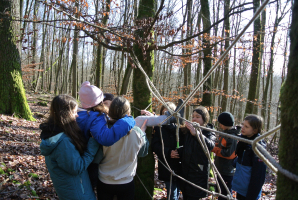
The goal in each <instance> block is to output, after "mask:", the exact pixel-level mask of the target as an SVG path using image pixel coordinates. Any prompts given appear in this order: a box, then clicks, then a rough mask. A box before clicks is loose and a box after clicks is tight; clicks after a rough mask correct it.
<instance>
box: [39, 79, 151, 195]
mask: <svg viewBox="0 0 298 200" xmlns="http://www.w3.org/2000/svg"><path fill="white" fill-rule="evenodd" d="M105 97H106V99H105ZM79 98H80V102H81V108H80V109H78V104H77V102H76V100H75V99H74V98H72V97H70V96H68V95H58V96H56V97H55V98H54V99H53V100H52V103H51V107H50V116H49V118H48V120H47V122H45V123H43V124H41V125H40V128H41V129H42V132H41V139H42V142H41V144H40V150H41V154H42V155H44V156H45V161H46V165H47V168H48V171H49V173H50V176H51V179H52V181H53V185H54V187H55V190H56V192H57V194H58V196H59V199H88V200H89V199H90V200H92V199H94V200H95V199H96V196H95V193H94V186H97V199H102V200H109V199H110V200H112V199H113V198H114V196H117V199H118V200H121V199H133V198H134V182H133V177H134V175H135V173H136V168H137V157H142V156H145V155H147V153H148V147H149V142H148V140H147V138H146V135H145V133H144V131H145V127H146V126H145V124H146V121H144V123H143V124H142V126H141V127H140V128H139V127H136V126H135V121H134V119H133V118H132V117H131V116H130V112H131V110H130V104H129V102H128V100H126V99H125V98H123V97H116V98H114V99H112V98H109V94H106V95H104V94H103V93H102V91H101V90H100V89H99V88H97V87H96V86H94V85H91V84H90V83H89V82H88V81H86V82H84V83H83V84H82V86H81V88H80V91H79ZM104 100H108V101H111V100H112V101H111V102H108V103H110V107H107V106H106V105H107V104H106V103H107V102H104ZM105 104H106V105H105ZM91 163H92V164H91ZM89 176H90V178H91V179H90V178H89ZM90 180H91V181H90ZM91 182H92V183H93V185H92V184H91Z"/></svg>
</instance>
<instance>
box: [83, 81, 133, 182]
mask: <svg viewBox="0 0 298 200" xmlns="http://www.w3.org/2000/svg"><path fill="white" fill-rule="evenodd" d="M79 98H80V101H81V108H82V109H78V110H79V112H78V115H79V117H77V123H78V125H79V127H80V129H81V130H82V132H83V133H84V136H85V138H86V139H87V140H88V139H89V138H90V137H93V138H94V139H95V140H96V141H97V142H98V143H99V144H101V145H103V146H111V145H113V144H114V143H116V142H117V141H118V140H120V139H121V138H122V137H123V136H125V135H126V134H127V133H128V132H129V131H130V130H131V129H132V128H133V127H134V126H135V120H134V119H133V117H131V116H127V115H126V116H124V117H123V118H121V119H119V120H118V121H117V122H116V123H115V124H114V125H113V126H112V127H111V128H110V129H109V128H108V127H107V119H108V116H107V113H108V111H109V109H108V107H106V106H105V105H104V104H103V99H104V95H103V92H102V91H101V90H100V89H99V88H98V87H96V86H95V85H91V84H90V82H89V81H85V82H84V83H83V84H82V86H81V88H80V91H79ZM100 151H101V152H98V154H97V155H96V156H95V159H94V161H93V163H95V164H94V165H93V164H91V165H90V166H89V168H90V167H91V168H92V167H93V170H92V171H93V172H97V170H98V169H97V167H98V163H99V162H100V160H101V159H102V148H101V149H100ZM92 165H93V166H92ZM89 175H90V177H91V176H92V177H91V178H93V177H94V174H93V175H92V173H90V171H89ZM95 179H96V180H97V176H96V175H95ZM96 180H94V182H93V180H91V181H92V182H93V183H95V182H96ZM93 186H95V185H94V184H93Z"/></svg>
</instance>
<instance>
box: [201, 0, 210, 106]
mask: <svg viewBox="0 0 298 200" xmlns="http://www.w3.org/2000/svg"><path fill="white" fill-rule="evenodd" d="M200 2H201V6H202V8H201V12H202V15H203V16H204V17H203V18H202V19H203V29H204V30H205V29H207V28H209V27H210V26H211V22H210V10H209V2H208V0H200ZM206 36H207V37H204V39H203V46H205V48H204V51H203V52H204V57H203V63H204V73H203V74H204V76H205V75H206V74H207V73H208V71H209V70H210V69H211V56H212V51H211V47H210V40H209V36H210V29H209V30H208V31H207V32H206ZM211 89H212V78H211V76H210V77H209V78H208V79H207V81H206V82H205V83H204V86H203V90H204V94H203V101H202V105H204V106H208V107H209V106H211V105H212V95H211V92H210V91H211Z"/></svg>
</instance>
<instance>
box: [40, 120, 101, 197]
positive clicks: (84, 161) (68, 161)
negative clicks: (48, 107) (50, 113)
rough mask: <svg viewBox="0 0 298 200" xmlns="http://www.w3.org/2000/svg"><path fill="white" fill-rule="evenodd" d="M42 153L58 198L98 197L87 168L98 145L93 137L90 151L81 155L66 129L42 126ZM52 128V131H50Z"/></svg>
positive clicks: (89, 145) (88, 148)
mask: <svg viewBox="0 0 298 200" xmlns="http://www.w3.org/2000/svg"><path fill="white" fill-rule="evenodd" d="M41 128H43V129H42V130H43V131H42V133H41V138H42V142H41V144H40V151H41V155H43V156H45V161H46V166H47V168H48V171H49V173H50V176H51V179H52V181H53V184H54V187H55V190H56V192H57V194H58V196H59V199H61V200H63V199H81V200H83V199H91V200H92V199H94V200H95V199H96V197H95V194H94V191H93V190H92V187H91V183H90V179H89V175H88V172H87V167H88V166H89V164H90V163H91V162H92V160H93V158H94V156H95V154H96V152H97V150H98V147H99V144H98V143H97V142H96V141H95V140H94V139H93V138H90V139H89V141H88V144H87V150H86V151H85V152H84V154H83V155H82V156H81V155H80V153H79V151H78V150H77V149H76V148H75V146H74V145H73V143H72V142H71V139H70V138H69V137H68V136H67V135H66V134H65V133H63V132H60V133H58V131H59V129H58V130H55V131H53V130H54V129H52V128H49V126H48V127H47V126H45V125H42V126H41ZM51 129H52V131H49V130H51Z"/></svg>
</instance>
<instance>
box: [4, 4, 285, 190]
mask: <svg viewBox="0 0 298 200" xmlns="http://www.w3.org/2000/svg"><path fill="white" fill-rule="evenodd" d="M4 2H8V1H4ZM9 2H15V1H9ZM260 3H261V2H260V1H258V0H253V1H248V0H240V1H236V0H233V1H229V0H225V1H219V0H200V1H199V0H183V1H178V0H171V1H170V0H158V1H157V0H156V1H153V0H152V1H151V0H150V1H148V0H147V1H145V0H141V1H138V0H124V1H109V0H106V1H104V0H47V1H44V0H26V1H21V5H18V6H17V8H19V7H20V9H21V12H20V13H22V14H20V15H16V16H20V17H15V18H13V20H14V22H17V23H21V27H19V28H18V29H17V30H18V31H19V32H20V33H19V34H17V35H18V36H19V37H18V39H17V40H15V41H16V42H17V41H18V42H19V43H17V45H18V47H20V48H21V49H22V51H21V59H20V60H21V61H22V62H21V64H22V76H23V82H24V84H25V86H26V88H27V90H34V91H36V92H38V91H43V92H51V93H55V94H58V93H69V94H72V95H73V96H76V93H77V90H78V88H79V87H80V84H81V83H82V82H83V81H86V80H88V81H90V82H91V83H93V84H96V85H97V86H99V87H101V88H102V89H103V90H104V91H105V92H111V93H114V94H123V95H126V97H127V98H128V99H129V100H130V101H131V102H132V103H133V105H134V107H135V108H136V109H135V108H133V112H134V114H135V115H138V114H139V113H138V109H144V108H146V107H147V106H148V105H150V104H151V101H153V103H152V105H151V106H150V107H149V108H148V109H149V110H151V109H152V110H154V111H157V110H158V107H160V104H159V102H157V101H156V99H155V98H152V94H150V92H149V90H148V89H147V86H146V83H145V78H144V76H143V75H142V73H140V71H139V69H137V68H136V65H135V63H134V62H133V61H132V59H131V56H132V55H133V54H135V55H136V56H137V58H138V60H139V61H140V63H141V65H142V67H143V68H144V69H145V71H146V73H147V74H148V75H149V77H150V79H151V80H152V82H153V83H154V85H155V86H156V87H157V89H158V90H159V92H160V94H162V95H163V97H164V98H165V99H166V100H167V101H174V102H175V101H176V100H177V99H178V98H181V97H182V98H185V97H186V96H187V95H188V94H189V92H190V91H191V90H192V89H193V88H194V86H195V85H196V84H198V83H199V82H200V80H201V79H202V77H203V76H204V75H205V74H206V73H207V72H208V70H209V69H210V68H211V66H212V64H214V63H215V62H216V61H217V59H218V58H219V56H221V55H222V53H223V52H224V51H225V49H226V48H227V47H228V46H229V44H230V43H231V41H233V40H234V38H235V36H236V35H237V34H238V33H239V31H241V29H242V28H243V26H244V25H245V24H246V23H247V21H248V20H249V19H250V18H251V16H252V15H253V13H254V10H256V9H257V7H258V6H259V5H260ZM290 4H291V2H290V1H280V0H277V1H274V2H270V3H269V4H268V6H267V7H266V10H264V11H263V13H262V15H261V16H260V18H259V19H258V20H256V21H255V22H254V23H255V24H254V27H251V28H250V29H249V30H248V31H247V33H246V34H245V35H243V37H242V38H241V40H240V41H239V42H238V43H237V44H236V46H235V47H234V49H233V50H232V51H231V52H230V53H229V56H228V57H227V58H226V59H225V60H224V61H223V63H222V64H221V65H220V66H219V67H218V69H217V70H216V71H215V73H213V74H212V76H210V78H209V79H208V81H207V82H205V83H204V85H203V87H202V88H201V89H200V91H199V92H198V93H197V94H196V95H195V96H194V98H192V101H191V102H189V104H188V109H187V110H188V111H189V112H187V117H188V114H189V113H191V110H192V108H194V107H195V106H197V105H199V104H203V105H205V106H208V108H209V111H210V113H211V116H212V117H211V118H212V119H216V116H217V115H218V113H220V112H222V111H225V110H227V111H230V112H232V113H233V114H234V116H235V118H236V123H237V124H239V123H240V122H241V121H242V119H243V116H244V114H245V113H251V112H254V113H258V114H262V116H263V117H264V118H265V122H266V124H265V126H264V128H265V129H270V128H272V127H273V126H275V125H276V124H277V123H279V121H280V117H279V116H280V115H279V88H280V86H281V84H282V82H283V81H284V80H285V77H286V76H287V70H286V66H287V63H288V58H287V55H288V52H289V45H288V39H289V38H288V34H287V30H288V29H289V24H290V21H291V18H290V16H291V11H290V7H291V5H290ZM2 5H4V3H2ZM6 8H8V6H7V5H6V4H5V6H4V7H3V8H2V10H0V12H1V19H2V18H3V17H4V16H6V17H7V16H8V15H7V14H6V13H5V12H6V10H5V9H6ZM3 20H4V18H3ZM3 20H2V21H0V23H2V22H3ZM17 23H16V24H17ZM0 31H1V30H0ZM1 34H6V35H7V34H9V33H8V32H6V33H4V32H1ZM1 37H3V38H4V36H2V35H1ZM1 45H3V48H1V49H0V52H1V54H0V58H1V59H8V60H9V62H10V61H11V60H13V59H12V58H10V57H9V56H6V55H8V54H7V52H8V51H6V48H7V44H4V43H1ZM1 47H2V46H1ZM14 48H15V47H14ZM1 55H5V56H2V57H1ZM9 55H16V54H14V53H13V52H12V53H9ZM5 62H8V61H6V60H5V61H4V60H3V62H2V61H1V63H5ZM0 65H1V64H0ZM3 69H5V70H6V67H5V68H4V67H3ZM7 74H9V73H8V72H5V74H4V75H3V79H1V81H2V80H5V78H6V77H7ZM4 88H5V87H4V86H3V88H2V89H0V91H1V92H3V94H6V93H5V92H4V91H5V89H4ZM7 94H11V92H10V93H8V92H7ZM4 96H5V95H4ZM3 99H4V98H3ZM1 100H2V98H1ZM22 102H23V101H22ZM0 107H1V106H0ZM13 107H15V106H13ZM3 108H4V106H3ZM5 109H6V107H5ZM1 112H8V111H2V110H1ZM9 112H10V113H15V111H9ZM213 122H215V121H213ZM150 134H151V133H149V132H148V137H150ZM148 159H149V160H148V162H149V163H150V164H149V165H148V166H149V168H150V167H151V168H152V166H153V163H152V161H153V159H152V155H151V157H148ZM144 163H145V165H147V164H146V163H147V161H144ZM141 166H142V164H141ZM149 171H150V170H149ZM149 174H150V175H148V182H150V183H149V185H150V184H151V186H150V187H151V189H152V177H153V174H152V171H150V173H149ZM142 179H146V178H142Z"/></svg>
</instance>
